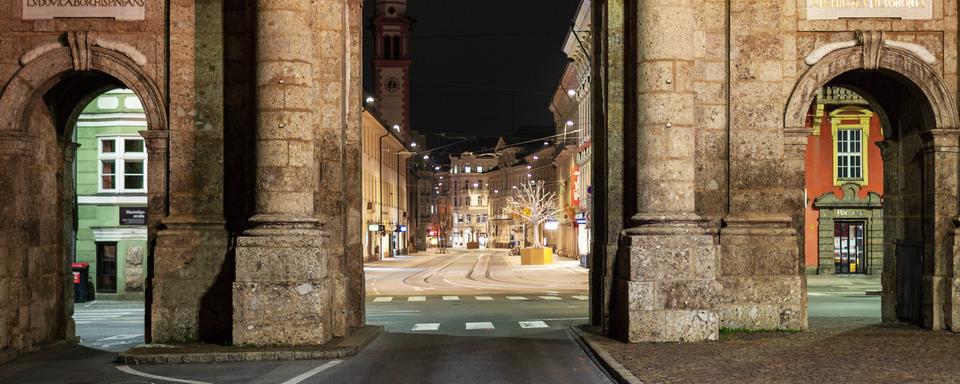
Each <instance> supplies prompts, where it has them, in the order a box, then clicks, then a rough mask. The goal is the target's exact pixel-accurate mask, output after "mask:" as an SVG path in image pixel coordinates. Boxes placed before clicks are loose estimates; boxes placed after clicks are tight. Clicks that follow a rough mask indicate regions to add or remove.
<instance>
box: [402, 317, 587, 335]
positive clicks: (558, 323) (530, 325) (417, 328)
mask: <svg viewBox="0 0 960 384" xmlns="http://www.w3.org/2000/svg"><path fill="white" fill-rule="evenodd" d="M586 320H588V319H587V318H586V317H583V318H579V317H578V318H566V319H548V320H522V321H513V320H510V321H469V322H463V323H414V324H412V326H411V325H410V324H409V323H407V324H406V325H405V326H402V327H404V328H406V327H409V329H410V331H412V332H438V331H445V330H446V331H457V330H462V331H493V330H497V329H498V327H499V329H505V330H509V329H511V328H519V329H546V328H551V327H554V328H566V327H569V326H570V324H574V323H577V322H584V321H586ZM548 321H549V323H548Z"/></svg>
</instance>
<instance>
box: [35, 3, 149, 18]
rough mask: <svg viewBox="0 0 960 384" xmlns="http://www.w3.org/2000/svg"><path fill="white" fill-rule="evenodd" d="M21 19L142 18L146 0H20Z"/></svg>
mask: <svg viewBox="0 0 960 384" xmlns="http://www.w3.org/2000/svg"><path fill="white" fill-rule="evenodd" d="M21 1H22V2H23V20H37V19H53V18H58V17H63V18H82V17H86V18H109V19H116V20H143V19H144V17H145V13H144V5H145V4H146V1H147V0H21Z"/></svg>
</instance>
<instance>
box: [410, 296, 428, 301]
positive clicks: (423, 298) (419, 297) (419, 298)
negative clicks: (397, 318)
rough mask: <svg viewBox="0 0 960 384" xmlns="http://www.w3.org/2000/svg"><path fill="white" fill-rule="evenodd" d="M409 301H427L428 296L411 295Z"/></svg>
mask: <svg viewBox="0 0 960 384" xmlns="http://www.w3.org/2000/svg"><path fill="white" fill-rule="evenodd" d="M407 301H427V297H426V296H410V297H408V298H407Z"/></svg>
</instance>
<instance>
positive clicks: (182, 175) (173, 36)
mask: <svg viewBox="0 0 960 384" xmlns="http://www.w3.org/2000/svg"><path fill="white" fill-rule="evenodd" d="M169 22H170V34H169V46H170V57H169V67H170V79H169V87H170V101H169V110H170V112H171V113H170V123H169V130H170V136H169V143H170V156H169V175H168V178H169V186H168V188H169V192H168V193H169V209H168V213H167V217H166V218H165V219H164V220H163V225H164V227H165V229H164V230H163V231H161V232H159V234H158V236H157V241H156V248H155V251H154V254H155V258H154V268H153V273H152V274H151V276H152V279H151V282H152V284H153V295H152V297H151V299H152V306H151V309H150V310H151V315H152V316H151V322H150V324H149V327H150V329H149V333H148V334H149V335H150V336H151V339H152V340H153V341H156V342H172V341H185V340H206V341H215V342H228V341H229V338H230V337H229V335H230V325H231V324H232V320H231V316H232V310H231V303H232V297H231V295H230V292H231V289H230V284H231V283H232V279H233V275H232V274H233V271H232V269H233V267H232V263H233V260H232V257H231V253H230V248H229V247H230V245H229V243H230V240H229V237H228V233H227V232H226V230H225V222H224V217H223V211H224V206H223V201H224V200H223V191H224V106H225V104H226V103H225V102H224V97H225V93H224V72H223V71H224V56H223V55H224V45H225V44H224V24H223V23H224V4H223V1H222V0H204V1H196V2H171V4H170V21H169Z"/></svg>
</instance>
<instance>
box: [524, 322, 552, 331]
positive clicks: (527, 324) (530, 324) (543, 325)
mask: <svg viewBox="0 0 960 384" xmlns="http://www.w3.org/2000/svg"><path fill="white" fill-rule="evenodd" d="M520 328H523V329H531V328H550V326H549V325H547V323H545V322H543V321H540V320H534V321H521V322H520Z"/></svg>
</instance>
